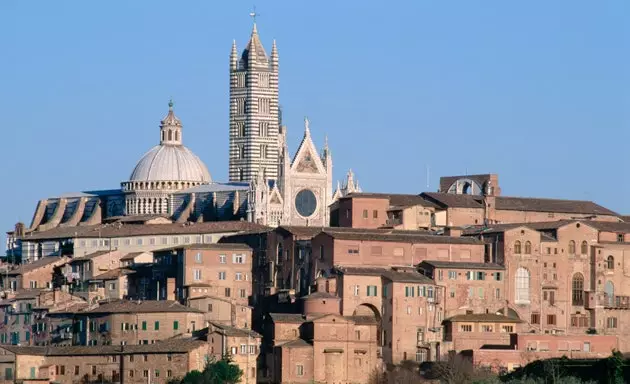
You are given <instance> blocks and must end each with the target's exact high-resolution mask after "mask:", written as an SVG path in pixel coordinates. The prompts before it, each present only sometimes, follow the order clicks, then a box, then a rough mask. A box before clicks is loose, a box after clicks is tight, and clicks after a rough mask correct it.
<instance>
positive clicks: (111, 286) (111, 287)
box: [109, 283, 116, 291]
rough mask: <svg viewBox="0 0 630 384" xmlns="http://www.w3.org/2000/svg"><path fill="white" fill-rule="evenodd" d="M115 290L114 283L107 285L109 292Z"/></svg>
mask: <svg viewBox="0 0 630 384" xmlns="http://www.w3.org/2000/svg"><path fill="white" fill-rule="evenodd" d="M115 289H116V283H109V290H110V291H114V290H115Z"/></svg>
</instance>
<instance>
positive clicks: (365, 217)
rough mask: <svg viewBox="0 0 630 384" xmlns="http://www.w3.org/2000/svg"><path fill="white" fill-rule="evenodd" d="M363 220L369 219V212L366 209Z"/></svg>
mask: <svg viewBox="0 0 630 384" xmlns="http://www.w3.org/2000/svg"><path fill="white" fill-rule="evenodd" d="M363 218H364V219H367V218H368V210H367V209H364V210H363Z"/></svg>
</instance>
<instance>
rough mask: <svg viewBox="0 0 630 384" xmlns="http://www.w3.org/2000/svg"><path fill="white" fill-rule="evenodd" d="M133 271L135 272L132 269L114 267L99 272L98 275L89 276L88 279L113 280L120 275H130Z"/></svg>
mask: <svg viewBox="0 0 630 384" xmlns="http://www.w3.org/2000/svg"><path fill="white" fill-rule="evenodd" d="M133 273H136V272H135V271H132V270H131V269H127V268H116V269H112V270H111V271H107V272H105V273H101V274H100V275H98V276H95V277H93V278H91V279H90V281H101V280H115V279H118V278H119V277H121V276H124V275H131V274H133Z"/></svg>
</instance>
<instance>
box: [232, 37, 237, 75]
mask: <svg viewBox="0 0 630 384" xmlns="http://www.w3.org/2000/svg"><path fill="white" fill-rule="evenodd" d="M237 61H238V51H237V50H236V40H232V52H230V70H231V71H236V65H237Z"/></svg>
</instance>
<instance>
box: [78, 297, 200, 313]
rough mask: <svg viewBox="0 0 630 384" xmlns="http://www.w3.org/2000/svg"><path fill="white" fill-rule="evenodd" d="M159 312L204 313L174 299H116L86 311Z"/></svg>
mask: <svg viewBox="0 0 630 384" xmlns="http://www.w3.org/2000/svg"><path fill="white" fill-rule="evenodd" d="M158 312H194V313H204V312H202V311H200V310H198V309H195V308H190V307H187V306H185V305H182V304H180V303H178V302H177V301H172V300H159V301H158V300H146V301H132V300H116V301H111V302H109V303H107V302H106V303H103V304H100V305H99V306H98V307H97V308H94V309H92V310H89V311H86V312H85V313H101V314H102V313H158Z"/></svg>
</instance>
